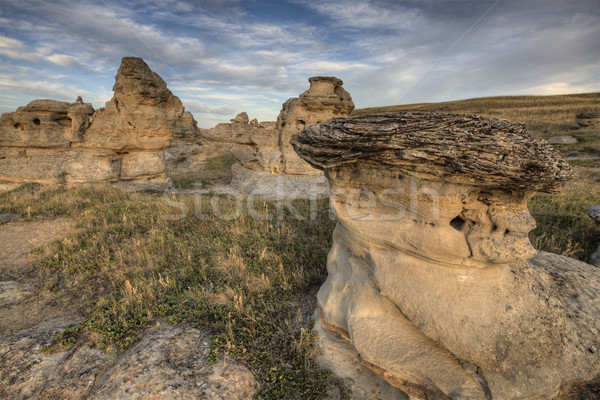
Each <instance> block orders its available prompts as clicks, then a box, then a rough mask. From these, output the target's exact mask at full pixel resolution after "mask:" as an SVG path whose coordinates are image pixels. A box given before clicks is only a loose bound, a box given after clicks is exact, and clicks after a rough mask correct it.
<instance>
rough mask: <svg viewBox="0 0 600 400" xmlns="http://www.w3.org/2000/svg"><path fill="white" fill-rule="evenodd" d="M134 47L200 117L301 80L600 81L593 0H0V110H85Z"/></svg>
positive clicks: (413, 86)
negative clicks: (51, 106)
mask: <svg viewBox="0 0 600 400" xmlns="http://www.w3.org/2000/svg"><path fill="white" fill-rule="evenodd" d="M125 56H138V57H142V58H143V59H144V60H145V61H146V62H147V63H148V64H149V65H150V67H151V68H152V69H153V70H154V71H155V72H157V73H158V74H159V75H161V76H162V78H163V79H164V80H165V81H166V82H167V85H168V86H169V88H170V89H171V91H173V92H174V93H175V95H177V96H179V97H180V98H181V99H182V101H183V104H184V105H185V107H186V109H187V110H189V111H191V112H192V113H193V114H194V116H195V118H196V120H197V121H198V123H199V126H201V127H211V126H214V125H215V124H216V123H218V122H228V120H229V119H230V118H233V116H234V115H235V114H236V113H238V112H241V111H246V112H248V114H249V116H250V117H251V118H254V117H257V118H258V119H259V120H260V121H265V120H275V119H276V117H277V114H278V112H279V110H280V109H281V104H282V103H283V102H284V101H285V100H287V99H288V98H290V97H295V96H297V95H298V94H300V93H301V92H303V91H304V90H306V89H307V88H308V78H309V77H311V76H316V75H327V76H337V77H338V78H340V79H342V80H343V81H344V87H345V88H346V90H348V92H350V94H351V95H352V97H353V99H354V102H355V104H356V106H357V107H359V108H362V107H373V106H382V105H393V104H407V103H418V102H437V101H446V100H457V99H464V98H471V97H482V96H494V95H519V94H564V93H581V92H592V91H600V1H598V0H568V1H567V0H499V1H498V0H489V1H488V0H406V1H388V0H371V1H368V0H367V1H365V0H287V1H285V0H280V1H275V0H248V1H236V0H208V1H206V0H195V1H194V0H146V1H141V0H130V1H127V2H123V1H114V0H95V1H92V0H0V60H1V63H0V112H8V111H13V110H15V109H16V108H17V107H19V106H22V105H25V104H27V103H28V102H29V101H31V100H33V99H37V98H50V99H56V100H63V101H74V100H75V98H76V97H77V96H78V95H80V96H82V97H83V99H84V101H87V102H92V103H93V105H94V107H95V108H99V107H101V106H103V105H104V102H106V101H108V100H110V98H111V97H112V86H113V84H114V76H115V74H116V72H117V69H118V67H119V64H120V61H121V58H122V57H125Z"/></svg>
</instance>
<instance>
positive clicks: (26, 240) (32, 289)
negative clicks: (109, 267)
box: [0, 218, 78, 334]
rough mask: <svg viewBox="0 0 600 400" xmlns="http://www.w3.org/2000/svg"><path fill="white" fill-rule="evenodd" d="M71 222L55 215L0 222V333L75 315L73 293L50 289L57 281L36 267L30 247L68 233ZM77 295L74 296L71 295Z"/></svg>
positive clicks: (34, 257)
mask: <svg viewBox="0 0 600 400" xmlns="http://www.w3.org/2000/svg"><path fill="white" fill-rule="evenodd" d="M73 227H74V222H73V221H72V220H70V219H67V218H57V219H52V220H44V221H33V222H18V221H15V222H9V223H5V224H2V225H0V254H1V255H2V256H1V257H0V282H3V283H4V284H3V285H0V334H12V333H15V332H19V331H21V330H23V329H28V328H31V327H33V326H36V325H38V324H40V323H42V322H44V321H48V320H50V319H53V318H58V317H65V318H69V319H73V318H76V315H75V312H76V304H78V302H77V301H74V300H76V299H75V298H74V296H75V295H74V294H69V293H68V292H55V291H52V290H50V288H52V285H55V286H56V284H57V283H58V281H59V280H60V276H58V275H57V274H56V273H55V272H53V271H50V270H47V269H40V268H38V267H36V265H35V263H36V261H37V257H36V256H34V255H32V254H31V253H30V252H31V250H33V249H35V248H36V247H39V246H43V245H45V244H47V243H50V242H52V241H53V240H56V239H59V238H61V237H65V236H67V235H68V234H69V233H70V232H72V230H73ZM75 297H78V296H75Z"/></svg>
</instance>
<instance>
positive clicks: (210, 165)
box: [203, 153, 236, 171]
mask: <svg viewBox="0 0 600 400" xmlns="http://www.w3.org/2000/svg"><path fill="white" fill-rule="evenodd" d="M235 162H236V159H235V157H234V156H233V154H230V153H226V154H221V155H218V156H216V157H211V158H208V159H206V161H204V163H203V167H204V169H207V170H210V171H216V170H223V169H230V168H231V166H232V165H233V164H235Z"/></svg>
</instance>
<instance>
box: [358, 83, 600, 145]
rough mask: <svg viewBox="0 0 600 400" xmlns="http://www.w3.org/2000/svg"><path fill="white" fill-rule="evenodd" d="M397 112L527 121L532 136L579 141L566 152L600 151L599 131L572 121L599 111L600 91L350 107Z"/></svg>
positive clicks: (373, 112)
mask: <svg viewBox="0 0 600 400" xmlns="http://www.w3.org/2000/svg"><path fill="white" fill-rule="evenodd" d="M399 111H427V112H446V113H459V114H477V115H483V116H486V117H494V118H504V119H509V120H512V121H521V122H524V123H526V124H527V127H528V129H529V131H530V133H531V134H532V135H534V136H538V137H542V138H548V137H551V136H557V135H570V136H574V137H576V138H577V139H579V141H580V143H578V144H576V145H572V146H570V147H569V148H568V149H566V148H565V149H564V150H566V151H567V155H571V156H575V155H577V154H595V155H598V154H600V134H599V132H598V130H597V129H589V128H581V127H579V126H578V125H577V124H576V123H575V115H577V114H579V113H580V112H587V111H600V93H582V94H568V95H559V96H497V97H482V98H476V99H468V100H458V101H447V102H443V103H419V104H407V105H399V106H388V107H374V108H363V109H357V110H354V112H353V113H352V115H353V116H357V115H365V114H380V113H387V112H399Z"/></svg>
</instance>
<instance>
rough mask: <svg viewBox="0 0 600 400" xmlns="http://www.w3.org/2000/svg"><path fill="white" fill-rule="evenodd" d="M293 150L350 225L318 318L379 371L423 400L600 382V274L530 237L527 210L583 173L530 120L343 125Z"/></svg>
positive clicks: (332, 259) (421, 118)
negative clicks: (536, 197)
mask: <svg viewBox="0 0 600 400" xmlns="http://www.w3.org/2000/svg"><path fill="white" fill-rule="evenodd" d="M292 144H293V146H294V148H295V149H296V151H297V152H298V154H299V155H300V156H301V157H302V158H303V159H304V160H306V161H307V162H309V163H310V164H311V165H312V166H314V167H316V168H321V169H323V170H324V171H325V175H326V177H327V178H328V180H329V183H330V184H331V195H330V201H331V204H332V207H333V209H334V210H335V213H336V218H337V221H338V224H337V227H336V229H335V232H334V241H333V248H332V249H331V252H330V254H329V258H328V261H327V269H328V278H327V281H326V282H325V283H324V284H323V286H322V287H321V289H320V291H319V293H318V298H317V300H318V315H319V322H318V324H319V325H320V326H324V327H326V328H327V329H328V330H330V331H334V332H337V333H339V334H340V335H341V336H342V337H344V338H346V339H347V341H348V342H349V343H350V344H351V345H352V346H353V347H354V349H355V350H356V351H357V352H358V354H359V356H360V358H361V359H362V363H363V364H364V365H366V366H368V367H369V368H370V369H371V370H373V371H374V372H376V373H378V374H380V375H381V376H383V377H384V378H385V379H386V380H387V382H389V383H390V384H391V385H392V386H395V387H396V388H399V389H401V390H402V391H404V392H405V393H407V394H409V395H410V396H411V398H415V399H470V400H472V399H486V400H490V399H492V398H493V399H494V400H503V399H529V400H532V399H540V400H541V399H551V398H554V397H555V396H557V394H558V393H559V391H560V390H561V388H562V391H563V393H564V391H565V390H569V391H576V390H581V391H582V393H583V392H584V391H585V390H586V389H585V386H586V385H587V384H586V382H588V383H589V382H591V381H592V380H593V379H594V378H595V377H598V375H599V373H600V356H599V353H598V351H599V350H600V337H599V336H598V332H599V331H600V320H599V319H598V318H597V316H598V315H600V303H599V302H598V300H597V299H598V298H600V270H599V269H597V268H594V267H592V266H590V265H589V264H586V263H582V262H579V261H576V260H573V259H570V258H567V257H563V256H559V255H555V254H549V253H543V252H537V253H536V251H535V250H534V249H533V248H532V246H531V244H530V242H529V240H528V236H527V234H528V232H529V231H530V230H531V229H533V227H535V221H534V220H533V218H532V217H531V215H530V214H529V212H528V209H527V200H528V199H529V198H530V197H531V196H532V195H533V193H534V192H535V191H545V192H554V191H557V190H559V188H560V187H561V184H562V183H563V182H564V181H566V180H567V179H569V178H570V176H571V171H570V168H569V166H568V164H567V163H566V161H565V160H564V159H563V158H562V156H561V155H560V154H559V153H558V152H556V151H555V150H554V149H553V148H552V147H551V146H550V145H548V144H547V143H546V142H545V141H543V140H541V139H536V138H533V137H531V136H529V135H527V134H526V132H525V127H524V125H523V124H519V123H511V122H509V121H505V120H497V119H492V118H483V117H477V116H464V115H451V114H427V113H402V114H390V115H381V116H366V117H358V118H340V119H336V120H333V121H330V122H327V123H324V124H317V125H313V126H311V127H309V128H308V129H306V130H305V131H303V132H301V133H298V134H296V135H295V136H294V138H293V139H292ZM596 379H597V378H596ZM574 383H577V384H578V385H579V386H577V385H574ZM566 388H568V389H566Z"/></svg>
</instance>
